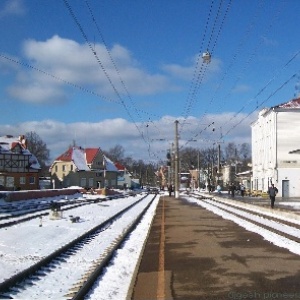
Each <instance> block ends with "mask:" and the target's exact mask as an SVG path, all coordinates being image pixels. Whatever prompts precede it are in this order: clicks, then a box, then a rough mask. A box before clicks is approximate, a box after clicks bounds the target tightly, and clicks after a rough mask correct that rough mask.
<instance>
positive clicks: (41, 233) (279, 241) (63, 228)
mask: <svg viewBox="0 0 300 300" xmlns="http://www.w3.org/2000/svg"><path fill="white" fill-rule="evenodd" d="M181 196H182V197H183V198H184V199H185V200H186V201H188V202H193V203H197V204H198V205H200V206H202V207H204V208H205V209H207V210H209V211H211V212H213V213H215V214H218V215H220V216H221V217H223V218H225V219H228V220H232V221H234V222H235V223H237V224H238V225H239V226H242V227H244V228H245V229H247V230H249V231H252V232H256V233H258V234H260V235H262V236H263V237H264V238H265V239H266V240H268V241H270V242H271V243H273V244H275V245H277V246H279V247H284V248H286V249H289V250H290V251H291V252H293V253H296V254H299V255H300V247H299V245H297V243H295V242H293V241H291V240H288V239H286V238H283V237H281V236H280V235H278V234H275V233H271V232H270V231H268V230H266V229H263V228H261V227H259V226H257V225H254V224H253V223H251V222H248V221H245V220H244V219H241V218H239V217H237V216H234V215H233V214H231V213H230V212H224V211H223V210H222V209H221V208H218V207H214V206H212V205H211V204H209V203H204V202H203V201H201V200H198V199H195V198H193V197H189V196H187V195H181ZM136 200H137V197H128V198H123V199H115V200H110V201H105V202H100V203H95V204H91V205H87V206H83V207H80V208H77V209H76V215H79V216H80V222H79V223H71V222H70V220H69V215H71V214H72V211H67V212H64V218H62V219H61V220H55V221H53V220H50V219H49V218H47V217H45V218H43V223H42V227H39V225H40V221H39V220H37V219H35V220H32V221H30V222H26V223H24V224H19V225H15V226H11V227H9V228H7V229H3V230H1V239H0V270H1V274H0V282H2V281H3V280H4V279H5V278H8V277H10V276H11V275H12V274H13V273H15V272H16V271H18V270H21V269H24V268H25V267H27V266H28V265H30V264H31V263H32V262H35V261H37V260H39V259H40V258H42V257H43V256H45V255H47V254H49V253H51V252H52V251H53V250H55V249H56V248H57V247H58V246H59V245H63V244H65V243H66V241H69V240H70V239H73V238H75V237H77V236H79V235H80V234H82V233H83V232H84V231H86V230H87V229H90V228H91V227H93V225H95V224H96V223H99V221H101V220H104V219H106V218H107V217H109V216H111V215H113V214H114V213H115V212H116V211H117V210H121V209H122V208H123V207H125V206H127V205H128V204H129V203H133V202H134V201H136ZM236 202H238V201H236ZM157 203H158V198H157V199H156V200H155V202H154V203H153V204H152V206H151V209H150V210H149V211H148V212H147V214H146V216H145V217H144V218H143V222H141V224H140V225H139V226H138V227H137V228H136V230H135V231H134V232H133V233H132V234H131V237H130V239H129V240H128V241H127V242H126V243H125V244H124V246H123V247H122V249H119V250H118V251H117V255H116V257H115V259H114V261H113V262H112V265H111V266H110V267H109V268H108V269H107V271H106V272H105V273H104V274H103V276H102V277H101V278H99V280H98V282H97V283H96V285H95V287H96V286H98V287H97V288H95V290H94V292H93V293H91V294H90V295H88V297H87V299H97V300H98V299H99V300H101V299H105V300H114V299H126V296H127V295H128V292H129V291H128V290H129V288H130V285H131V281H132V277H133V276H135V275H134V272H135V271H136V266H137V264H138V260H139V258H140V255H141V253H142V249H143V247H144V243H145V240H146V237H147V235H148V232H149V228H150V226H151V222H152V219H153V216H154V214H155V209H156V206H157ZM0 205H1V203H0ZM286 205H289V206H295V207H298V208H299V207H300V202H290V203H289V202H286ZM91 208H92V209H91ZM260 209H261V207H260V208H258V209H257V210H258V211H259V210H260ZM274 213H276V212H275V211H274V212H273V214H274ZM247 214H248V213H245V215H246V216H247ZM250 214H251V213H250V212H249V215H250ZM281 218H283V217H282V216H281ZM285 219H286V220H287V221H289V217H288V216H286V217H285ZM262 222H264V221H263V220H262ZM25 224H26V225H25ZM250 242H251V241H249V243H250ZM16 266H17V268H16ZM16 269H17V270H16ZM62 280H65V279H64V278H62ZM49 288H51V287H49Z"/></svg>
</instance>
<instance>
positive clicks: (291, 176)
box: [252, 109, 300, 197]
mask: <svg viewBox="0 0 300 300" xmlns="http://www.w3.org/2000/svg"><path fill="white" fill-rule="evenodd" d="M299 126H300V111H299V110H288V111H287V110H280V109H274V110H264V111H261V112H260V114H259V117H258V120H257V121H256V122H255V123H253V124H252V163H253V178H252V185H253V189H254V190H262V191H267V190H268V186H269V185H270V183H271V182H272V183H274V184H275V186H277V188H278V190H279V193H278V196H280V197H281V196H282V190H283V184H282V182H283V180H285V181H286V182H288V185H289V193H288V194H289V197H298V196H300V185H299V183H300V155H299V156H297V154H289V152H290V151H292V150H295V149H298V148H299V141H300V131H299V130H297V128H299Z"/></svg>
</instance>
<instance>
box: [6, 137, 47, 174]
mask: <svg viewBox="0 0 300 300" xmlns="http://www.w3.org/2000/svg"><path fill="white" fill-rule="evenodd" d="M16 147H19V148H20V150H21V153H22V155H26V156H29V163H30V168H31V169H36V170H38V169H41V165H40V164H39V162H38V160H37V158H36V156H35V155H34V154H32V153H31V152H30V151H29V150H28V149H27V144H26V140H25V138H24V136H19V137H14V136H12V135H5V136H1V137H0V153H8V154H14V153H15V151H14V150H15V149H16Z"/></svg>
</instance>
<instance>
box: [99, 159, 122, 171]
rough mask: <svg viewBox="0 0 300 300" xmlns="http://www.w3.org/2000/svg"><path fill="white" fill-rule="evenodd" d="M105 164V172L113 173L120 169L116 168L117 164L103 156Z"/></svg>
mask: <svg viewBox="0 0 300 300" xmlns="http://www.w3.org/2000/svg"><path fill="white" fill-rule="evenodd" d="M103 159H104V164H105V170H106V171H111V172H118V171H119V170H118V168H117V167H116V166H115V164H114V163H113V162H112V161H111V160H110V159H109V158H108V157H107V156H105V155H103Z"/></svg>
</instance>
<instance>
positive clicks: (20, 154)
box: [0, 135, 41, 190]
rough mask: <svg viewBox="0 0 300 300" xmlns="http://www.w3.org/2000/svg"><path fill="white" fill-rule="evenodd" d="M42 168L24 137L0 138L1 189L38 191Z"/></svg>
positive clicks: (9, 136) (7, 136) (8, 136)
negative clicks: (28, 147)
mask: <svg viewBox="0 0 300 300" xmlns="http://www.w3.org/2000/svg"><path fill="white" fill-rule="evenodd" d="M40 170H41V166H40V164H39V162H38V160H37V158H36V157H35V156H34V155H33V154H32V153H30V151H29V150H28V149H27V141H26V139H25V137H24V136H23V135H21V136H19V138H16V137H13V136H11V135H6V136H2V137H0V187H1V189H2V190H19V189H20V190H37V189H39V172H40Z"/></svg>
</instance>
